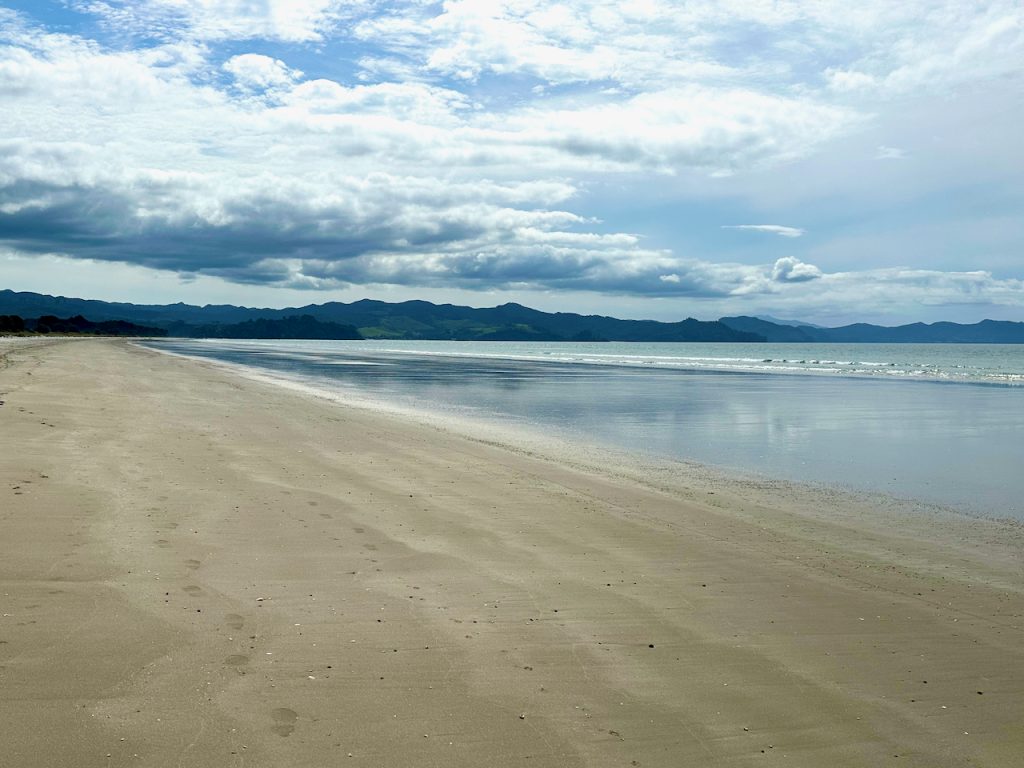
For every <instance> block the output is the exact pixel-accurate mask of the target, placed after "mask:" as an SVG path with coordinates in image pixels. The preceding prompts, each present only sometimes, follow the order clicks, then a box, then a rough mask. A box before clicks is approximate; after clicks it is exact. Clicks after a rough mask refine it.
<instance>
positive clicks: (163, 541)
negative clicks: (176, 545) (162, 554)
mask: <svg viewBox="0 0 1024 768" xmlns="http://www.w3.org/2000/svg"><path fill="white" fill-rule="evenodd" d="M156 545H157V546H158V547H160V548H161V549H167V548H168V547H169V546H171V542H169V541H168V540H167V539H157V540H156Z"/></svg>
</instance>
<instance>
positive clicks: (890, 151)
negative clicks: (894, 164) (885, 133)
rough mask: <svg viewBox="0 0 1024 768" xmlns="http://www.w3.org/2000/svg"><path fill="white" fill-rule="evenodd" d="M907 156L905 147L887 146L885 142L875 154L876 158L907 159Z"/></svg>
mask: <svg viewBox="0 0 1024 768" xmlns="http://www.w3.org/2000/svg"><path fill="white" fill-rule="evenodd" d="M906 157H907V151H906V150H905V149H900V148H899V147H887V146H885V145H884V144H882V145H880V146H879V147H878V153H877V154H876V155H875V159H876V160H905V159H906Z"/></svg>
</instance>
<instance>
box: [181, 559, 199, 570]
mask: <svg viewBox="0 0 1024 768" xmlns="http://www.w3.org/2000/svg"><path fill="white" fill-rule="evenodd" d="M202 564H203V561H202V560H195V559H191V558H190V559H188V560H186V561H185V567H186V568H191V569H192V570H193V571H194V570H196V569H197V568H199V566H200V565H202Z"/></svg>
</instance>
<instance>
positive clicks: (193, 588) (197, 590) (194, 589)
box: [182, 584, 203, 595]
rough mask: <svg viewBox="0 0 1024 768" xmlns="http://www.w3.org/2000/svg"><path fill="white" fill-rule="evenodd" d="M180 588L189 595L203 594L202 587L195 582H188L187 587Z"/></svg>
mask: <svg viewBox="0 0 1024 768" xmlns="http://www.w3.org/2000/svg"><path fill="white" fill-rule="evenodd" d="M182 590H183V591H185V592H188V593H189V594H190V595H201V594H203V588H202V587H197V586H196V585H195V584H189V585H188V586H187V587H182Z"/></svg>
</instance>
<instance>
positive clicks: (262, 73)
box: [224, 53, 302, 90]
mask: <svg viewBox="0 0 1024 768" xmlns="http://www.w3.org/2000/svg"><path fill="white" fill-rule="evenodd" d="M224 69H225V71H227V72H230V73H231V75H232V76H233V77H234V78H235V82H236V83H237V84H238V85H239V87H241V88H245V89H249V90H267V89H269V88H282V87H284V86H288V85H291V84H292V83H294V82H295V81H296V80H298V79H299V78H301V77H302V72H300V71H299V70H297V69H292V68H291V67H289V66H288V65H287V64H285V63H284V62H283V61H281V60H280V59H274V58H271V57H270V56H263V55H262V54H258V53H243V54H240V55H238V56H232V57H231V58H230V59H228V60H227V61H226V62H224Z"/></svg>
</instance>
